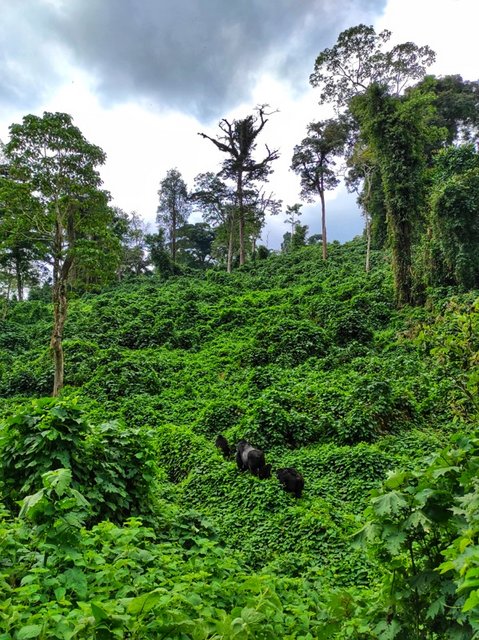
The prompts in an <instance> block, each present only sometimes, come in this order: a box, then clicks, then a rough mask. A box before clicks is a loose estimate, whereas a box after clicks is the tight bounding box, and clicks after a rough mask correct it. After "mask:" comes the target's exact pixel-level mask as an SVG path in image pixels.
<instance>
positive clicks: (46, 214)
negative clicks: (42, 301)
mask: <svg viewBox="0 0 479 640" xmlns="http://www.w3.org/2000/svg"><path fill="white" fill-rule="evenodd" d="M5 153H6V156H7V159H8V161H9V163H10V174H11V176H12V178H13V179H15V180H17V181H20V182H25V183H27V184H28V185H29V186H30V188H31V190H32V191H33V192H34V193H35V194H36V196H37V197H38V200H39V202H40V204H41V206H40V207H38V208H36V209H35V210H34V211H29V212H25V213H24V214H22V215H25V216H28V224H29V226H30V228H31V229H32V230H34V231H35V232H36V234H37V237H38V238H41V241H42V244H43V248H44V251H45V254H47V255H48V257H49V262H50V266H51V270H52V279H53V330H52V336H51V341H50V346H51V350H52V353H53V359H54V383H53V395H58V393H59V391H60V390H61V388H62V387H63V380H64V357H63V346H62V340H63V330H64V326H65V321H66V318H67V303H68V298H67V285H68V282H69V280H70V279H71V277H72V273H73V272H74V270H75V269H78V268H86V267H88V268H89V269H96V270H98V269H100V270H101V269H102V268H103V267H104V265H105V254H104V251H103V249H104V246H105V241H107V244H108V247H109V255H110V256H114V251H113V249H114V247H115V241H114V238H113V234H112V229H111V225H112V211H111V209H110V208H109V207H108V206H107V200H108V195H107V194H106V193H105V192H104V191H101V190H100V187H101V182H102V181H101V179H100V175H99V173H98V170H97V167H98V166H99V165H101V164H103V163H104V161H105V154H104V152H103V151H102V150H101V149H100V147H97V146H96V145H93V144H91V143H89V142H88V141H87V140H86V139H85V137H84V136H83V134H82V133H81V131H80V130H79V129H78V128H77V127H75V126H74V125H73V122H72V118H71V116H70V115H68V114H66V113H48V112H45V113H44V114H43V117H39V116H34V115H27V116H25V117H24V118H23V123H22V124H13V125H11V127H10V141H9V142H8V143H7V144H6V146H5Z"/></svg>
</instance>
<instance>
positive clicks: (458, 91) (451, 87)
mask: <svg viewBox="0 0 479 640" xmlns="http://www.w3.org/2000/svg"><path fill="white" fill-rule="evenodd" d="M414 90H417V91H420V92H421V93H432V94H433V95H434V100H433V104H434V107H435V109H436V113H435V115H434V117H433V123H434V124H435V125H436V126H438V127H445V128H446V130H447V137H446V143H447V144H453V143H455V142H476V143H477V142H478V140H479V80H475V81H470V80H463V79H462V77H461V76H460V75H449V76H444V77H442V78H437V77H436V76H432V75H428V76H426V77H425V78H424V79H423V80H422V81H421V82H419V83H418V84H417V85H416V86H415V88H414Z"/></svg>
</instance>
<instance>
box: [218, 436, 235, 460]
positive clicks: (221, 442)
mask: <svg viewBox="0 0 479 640" xmlns="http://www.w3.org/2000/svg"><path fill="white" fill-rule="evenodd" d="M215 446H216V447H218V449H219V450H220V451H221V453H222V454H223V456H224V457H225V458H229V457H230V455H231V453H232V451H231V447H230V446H229V444H228V440H227V439H226V438H225V437H224V436H222V435H221V434H220V435H219V436H218V437H217V438H216V440H215Z"/></svg>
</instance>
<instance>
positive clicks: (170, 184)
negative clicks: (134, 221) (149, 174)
mask: <svg viewBox="0 0 479 640" xmlns="http://www.w3.org/2000/svg"><path fill="white" fill-rule="evenodd" d="M158 196H159V198H160V202H159V204H158V209H157V216H156V221H157V223H158V224H159V226H160V227H161V228H163V229H164V230H165V232H166V236H167V239H168V242H169V245H170V252H171V259H172V261H173V263H175V262H176V234H177V230H178V227H181V226H182V225H184V224H186V222H187V221H188V216H189V214H190V210H191V205H190V200H189V197H188V189H187V187H186V183H185V181H184V180H183V178H182V177H181V173H180V172H179V171H178V169H169V170H168V171H167V172H166V176H165V177H164V178H163V180H162V181H161V182H160V188H159V190H158Z"/></svg>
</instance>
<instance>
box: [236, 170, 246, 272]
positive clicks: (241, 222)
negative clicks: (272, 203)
mask: <svg viewBox="0 0 479 640" xmlns="http://www.w3.org/2000/svg"><path fill="white" fill-rule="evenodd" d="M237 190H238V213H239V263H240V267H241V266H242V265H244V263H245V255H246V251H245V239H244V231H245V222H244V211H243V172H242V171H241V169H240V170H239V171H238V181H237Z"/></svg>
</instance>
